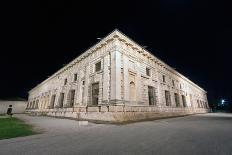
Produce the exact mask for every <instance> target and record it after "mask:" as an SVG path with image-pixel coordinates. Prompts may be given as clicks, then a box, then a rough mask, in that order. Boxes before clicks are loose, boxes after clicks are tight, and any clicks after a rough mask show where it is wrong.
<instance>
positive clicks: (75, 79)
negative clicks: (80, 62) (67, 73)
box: [74, 73, 77, 81]
mask: <svg viewBox="0 0 232 155" xmlns="http://www.w3.org/2000/svg"><path fill="white" fill-rule="evenodd" d="M74 81H77V73H75V74H74Z"/></svg>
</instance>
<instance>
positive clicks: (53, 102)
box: [50, 95, 56, 108]
mask: <svg viewBox="0 0 232 155" xmlns="http://www.w3.org/2000/svg"><path fill="white" fill-rule="evenodd" d="M55 100H56V95H52V98H51V103H50V108H54V104H55Z"/></svg>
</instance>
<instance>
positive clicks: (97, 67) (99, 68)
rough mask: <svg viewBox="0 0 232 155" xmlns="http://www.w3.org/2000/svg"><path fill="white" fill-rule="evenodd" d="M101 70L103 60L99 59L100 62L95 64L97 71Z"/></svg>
mask: <svg viewBox="0 0 232 155" xmlns="http://www.w3.org/2000/svg"><path fill="white" fill-rule="evenodd" d="M100 70H101V61H99V62H97V63H96V64H95V72H98V71H100Z"/></svg>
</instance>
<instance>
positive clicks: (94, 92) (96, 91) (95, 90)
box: [92, 83, 99, 105]
mask: <svg viewBox="0 0 232 155" xmlns="http://www.w3.org/2000/svg"><path fill="white" fill-rule="evenodd" d="M98 98H99V83H93V84H92V104H93V105H98Z"/></svg>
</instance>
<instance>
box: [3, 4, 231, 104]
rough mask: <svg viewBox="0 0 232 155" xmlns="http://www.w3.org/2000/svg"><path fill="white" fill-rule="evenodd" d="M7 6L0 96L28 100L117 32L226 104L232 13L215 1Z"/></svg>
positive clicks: (229, 72)
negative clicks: (53, 76)
mask: <svg viewBox="0 0 232 155" xmlns="http://www.w3.org/2000/svg"><path fill="white" fill-rule="evenodd" d="M84 2H85V3H83V2H82V3H81V2H80V1H79V0H78V1H73V2H71V1H69V2H67V1H54V2H42V1H33V3H31V2H21V1H15V2H13V1H10V2H9V3H8V4H4V5H2V7H3V11H2V13H1V25H2V26H3V27H2V28H1V38H2V41H1V44H2V45H1V52H0V58H1V60H0V65H1V76H0V82H1V83H0V87H1V88H0V91H1V92H0V98H12V97H25V98H26V97H27V91H29V90H30V89H31V88H33V87H35V86H36V85H37V84H39V83H40V82H42V81H43V80H45V79H46V78H47V76H50V75H51V74H53V73H54V72H56V71H57V70H58V69H60V68H61V67H62V66H63V64H67V63H68V62H69V61H71V60H73V59H74V58H76V57H77V56H78V55H79V54H80V53H82V52H84V51H85V50H86V49H87V48H88V47H90V46H91V45H93V44H95V43H96V42H97V39H96V38H98V37H104V36H105V35H106V34H108V33H109V32H111V31H112V30H114V29H115V28H118V29H119V30H121V31H122V32H123V33H125V34H126V35H128V36H129V37H130V38H132V39H134V40H135V41H136V42H138V43H139V44H140V45H146V46H148V47H147V49H148V50H149V51H150V52H152V53H153V54H154V55H155V56H157V57H159V58H161V59H162V60H163V61H164V62H166V63H167V64H169V65H170V66H172V67H174V68H176V69H177V70H178V71H179V72H180V73H182V74H184V75H185V76H187V77H188V78H189V79H191V80H192V81H194V82H195V83H197V84H198V85H200V86H201V87H203V88H204V89H205V90H207V91H208V94H209V99H210V101H211V100H213V99H218V98H221V97H223V98H226V99H231V98H232V95H231V94H232V91H231V88H232V82H231V80H232V74H231V71H232V70H231V66H232V60H231V58H232V57H231V56H232V54H231V52H232V20H231V19H232V11H231V5H230V4H229V3H226V2H223V1H222V0H220V1H218V2H217V3H216V2H212V1H204V0H201V1H197V0H175V1H174V0H162V1H161V0H160V1H155V0H153V1H145V0H143V1H137V0H131V1H126V0H124V1H120V0H117V1H109V0H108V1H87V0H85V1H84Z"/></svg>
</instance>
